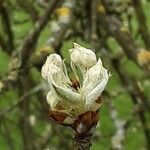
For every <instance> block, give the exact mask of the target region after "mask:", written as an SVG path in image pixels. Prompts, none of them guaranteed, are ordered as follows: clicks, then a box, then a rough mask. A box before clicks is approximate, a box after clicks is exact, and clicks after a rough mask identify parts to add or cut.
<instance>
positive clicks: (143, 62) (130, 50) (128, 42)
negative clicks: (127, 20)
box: [100, 8, 150, 73]
mask: <svg viewBox="0 0 150 150" xmlns="http://www.w3.org/2000/svg"><path fill="white" fill-rule="evenodd" d="M104 9H105V8H104ZM107 9H108V8H107ZM100 19H101V23H102V26H103V28H104V29H105V31H107V32H108V33H109V34H110V35H111V36H112V37H114V38H115V39H116V41H117V42H118V43H119V44H120V46H121V47H122V49H123V51H124V52H125V54H126V55H127V57H128V58H129V59H130V60H132V61H134V62H135V63H136V64H137V65H139V66H140V67H142V68H143V69H144V70H146V72H147V73H148V72H149V70H150V63H149V62H150V52H149V51H147V50H143V49H140V48H138V46H137V45H136V43H135V41H134V39H133V38H132V36H131V35H130V33H129V31H128V30H123V28H122V27H123V25H122V24H121V22H120V20H119V19H118V18H117V16H116V15H110V14H106V13H105V12H103V13H101V15H100ZM140 58H141V59H140Z"/></svg>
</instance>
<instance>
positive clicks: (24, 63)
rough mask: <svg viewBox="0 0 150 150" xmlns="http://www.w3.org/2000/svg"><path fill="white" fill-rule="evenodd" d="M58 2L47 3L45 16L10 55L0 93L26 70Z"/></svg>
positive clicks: (54, 0) (56, 0)
mask: <svg viewBox="0 0 150 150" xmlns="http://www.w3.org/2000/svg"><path fill="white" fill-rule="evenodd" d="M60 2H61V1H60V0H53V1H50V2H49V5H48V8H47V10H46V11H45V14H44V15H43V16H42V17H41V18H40V19H39V21H38V22H37V23H36V24H35V27H34V28H33V30H31V31H30V33H29V34H28V35H27V37H26V39H25V41H24V42H23V44H22V46H21V48H20V49H19V51H15V53H14V54H13V55H12V59H11V63H10V71H9V73H8V75H7V76H6V77H5V78H4V79H3V80H2V82H0V92H1V91H2V90H7V89H8V88H9V87H11V85H12V84H13V85H14V84H15V83H16V81H17V80H18V77H19V74H20V73H21V71H22V70H23V69H25V68H26V69H27V67H28V60H29V58H30V56H31V54H32V53H33V52H34V49H35V46H36V42H37V40H38V38H39V36H40V33H41V31H42V30H43V29H44V27H45V26H46V25H47V23H48V22H49V21H50V16H51V14H52V12H54V10H55V8H56V7H57V6H58V5H59V4H60Z"/></svg>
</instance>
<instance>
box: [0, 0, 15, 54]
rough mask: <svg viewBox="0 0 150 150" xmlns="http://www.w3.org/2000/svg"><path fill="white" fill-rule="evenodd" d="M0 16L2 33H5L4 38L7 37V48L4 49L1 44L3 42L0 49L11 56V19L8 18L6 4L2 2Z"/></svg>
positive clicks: (12, 39)
mask: <svg viewBox="0 0 150 150" xmlns="http://www.w3.org/2000/svg"><path fill="white" fill-rule="evenodd" d="M0 14H1V20H2V25H3V29H4V31H5V33H6V36H7V47H6V46H5V47H4V44H3V43H4V42H3V43H2V48H5V49H4V50H5V51H6V52H7V53H8V54H11V52H12V51H13V50H14V48H15V45H14V35H13V32H12V25H11V19H10V16H9V11H8V8H7V6H6V3H5V2H4V1H3V0H0ZM1 39H2V38H1ZM6 48H7V49H6Z"/></svg>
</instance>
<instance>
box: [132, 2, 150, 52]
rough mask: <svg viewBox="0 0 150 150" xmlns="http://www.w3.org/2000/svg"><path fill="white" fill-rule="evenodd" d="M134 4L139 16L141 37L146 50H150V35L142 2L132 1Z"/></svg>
mask: <svg viewBox="0 0 150 150" xmlns="http://www.w3.org/2000/svg"><path fill="white" fill-rule="evenodd" d="M132 3H133V7H134V10H135V13H136V16H137V20H138V24H139V31H140V34H141V37H142V39H143V42H144V44H145V47H146V49H147V50H150V34H149V31H148V27H147V24H146V17H145V15H144V11H143V8H142V3H141V0H132Z"/></svg>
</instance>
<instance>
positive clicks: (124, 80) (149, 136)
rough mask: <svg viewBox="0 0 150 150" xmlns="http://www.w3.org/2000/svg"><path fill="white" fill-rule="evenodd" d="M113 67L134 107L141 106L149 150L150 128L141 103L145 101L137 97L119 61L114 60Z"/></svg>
mask: <svg viewBox="0 0 150 150" xmlns="http://www.w3.org/2000/svg"><path fill="white" fill-rule="evenodd" d="M113 66H114V68H115V70H116V72H117V73H118V76H119V78H120V80H121V83H122V85H123V86H124V87H125V88H127V89H129V90H128V93H129V95H130V97H131V99H132V102H133V104H134V105H137V104H138V106H139V107H138V112H137V113H138V116H139V119H140V122H141V124H142V127H143V130H144V134H145V140H146V142H147V148H148V149H150V141H149V139H150V130H149V128H148V126H147V120H146V117H145V114H144V113H145V111H144V109H143V106H142V105H143V104H142V102H141V101H144V100H140V101H139V97H137V94H136V93H135V91H134V89H132V88H131V87H130V83H132V82H131V81H132V80H131V79H130V78H129V76H127V75H126V74H125V73H124V72H125V71H123V68H122V69H121V67H120V63H119V60H118V59H114V60H113ZM139 104H141V105H139Z"/></svg>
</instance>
